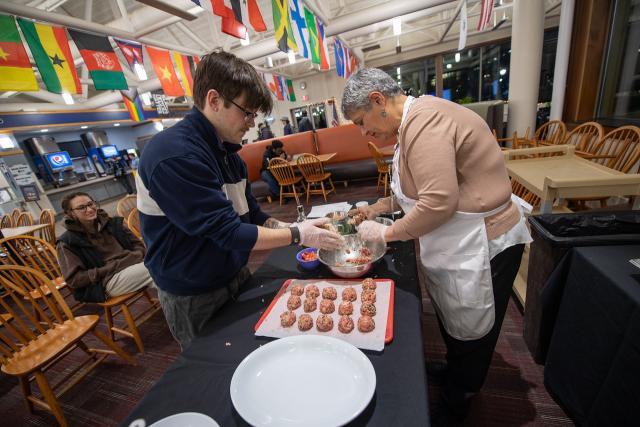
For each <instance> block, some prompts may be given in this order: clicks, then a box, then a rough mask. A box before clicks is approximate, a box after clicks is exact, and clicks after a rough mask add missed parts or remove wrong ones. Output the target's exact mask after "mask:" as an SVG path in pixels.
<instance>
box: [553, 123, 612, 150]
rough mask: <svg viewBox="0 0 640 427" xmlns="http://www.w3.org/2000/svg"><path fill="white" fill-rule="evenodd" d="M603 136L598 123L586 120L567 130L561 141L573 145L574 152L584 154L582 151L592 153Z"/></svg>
mask: <svg viewBox="0 0 640 427" xmlns="http://www.w3.org/2000/svg"><path fill="white" fill-rule="evenodd" d="M603 137H604V129H603V128H602V125H601V124H600V123H596V122H587V123H583V124H581V125H580V126H578V127H576V128H575V129H573V130H572V131H571V132H569V134H568V135H567V137H566V138H565V140H564V141H563V142H562V143H563V144H571V145H575V147H576V154H578V155H583V156H584V153H590V154H594V152H595V148H596V147H597V146H598V144H600V141H601V140H602V138H603Z"/></svg>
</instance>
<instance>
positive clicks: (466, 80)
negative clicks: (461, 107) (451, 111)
mask: <svg viewBox="0 0 640 427" xmlns="http://www.w3.org/2000/svg"><path fill="white" fill-rule="evenodd" d="M442 67H443V69H442V81H443V90H442V97H443V98H444V99H448V100H450V101H454V102H457V103H460V104H468V103H470V102H477V101H480V99H479V90H478V88H479V87H480V85H479V74H480V48H471V49H466V50H463V51H461V52H457V53H452V54H449V55H444V58H443V62H442Z"/></svg>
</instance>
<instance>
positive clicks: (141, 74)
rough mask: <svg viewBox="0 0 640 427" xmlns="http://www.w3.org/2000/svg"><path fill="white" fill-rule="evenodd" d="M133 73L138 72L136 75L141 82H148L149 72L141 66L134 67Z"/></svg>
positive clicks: (135, 65)
mask: <svg viewBox="0 0 640 427" xmlns="http://www.w3.org/2000/svg"><path fill="white" fill-rule="evenodd" d="M133 71H135V72H136V75H137V76H138V78H139V79H140V80H147V72H146V71H145V70H144V67H143V66H142V65H141V64H138V63H135V64H134V65H133Z"/></svg>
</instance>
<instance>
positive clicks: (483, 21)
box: [478, 0, 493, 31]
mask: <svg viewBox="0 0 640 427" xmlns="http://www.w3.org/2000/svg"><path fill="white" fill-rule="evenodd" d="M492 13H493V0H482V9H481V11H480V18H479V20H478V31H483V30H484V29H485V28H486V27H487V25H489V22H491V15H492Z"/></svg>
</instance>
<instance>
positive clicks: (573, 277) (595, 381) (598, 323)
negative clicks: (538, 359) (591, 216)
mask: <svg viewBox="0 0 640 427" xmlns="http://www.w3.org/2000/svg"><path fill="white" fill-rule="evenodd" d="M631 258H640V246H607V247H603V246H600V247H585V248H574V249H573V254H572V255H571V259H570V263H571V264H570V267H569V271H568V276H567V281H566V284H565V289H564V295H563V297H562V303H561V305H560V311H559V313H558V318H557V321H556V325H555V329H554V332H553V336H552V338H551V344H550V346H549V353H548V355H547V364H546V366H545V370H544V377H545V386H546V387H547V389H548V390H549V391H550V393H551V394H552V395H553V396H554V397H555V398H556V400H557V401H558V403H560V405H561V406H563V407H564V408H565V410H566V411H567V413H568V415H569V416H571V417H572V418H573V419H574V421H575V422H576V423H577V424H580V425H598V426H602V425H612V426H622V425H638V408H640V269H639V268H637V267H635V266H634V265H632V264H631V263H629V261H628V260H629V259H631Z"/></svg>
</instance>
